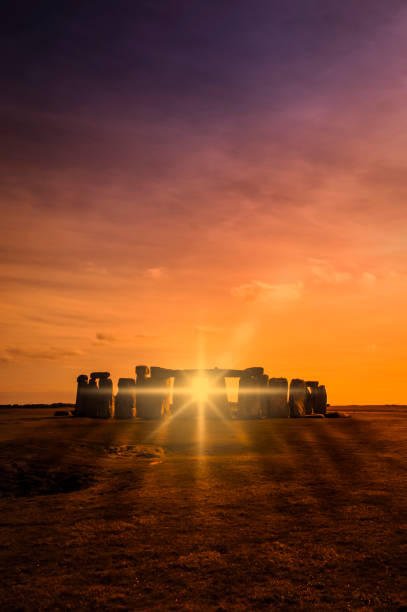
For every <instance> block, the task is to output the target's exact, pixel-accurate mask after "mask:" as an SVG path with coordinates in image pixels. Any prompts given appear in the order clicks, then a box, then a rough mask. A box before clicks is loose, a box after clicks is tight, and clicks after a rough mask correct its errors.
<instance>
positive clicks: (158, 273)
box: [145, 267, 167, 280]
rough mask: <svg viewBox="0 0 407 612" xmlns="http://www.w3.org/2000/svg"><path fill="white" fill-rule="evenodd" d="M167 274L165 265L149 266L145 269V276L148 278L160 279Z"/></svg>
mask: <svg viewBox="0 0 407 612" xmlns="http://www.w3.org/2000/svg"><path fill="white" fill-rule="evenodd" d="M166 275H167V272H166V269H165V268H163V267H159V268H147V270H146V271H145V276H146V277H147V278H151V279H152V280H160V279H162V278H164V277H165V276H166Z"/></svg>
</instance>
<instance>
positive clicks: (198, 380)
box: [191, 376, 210, 404]
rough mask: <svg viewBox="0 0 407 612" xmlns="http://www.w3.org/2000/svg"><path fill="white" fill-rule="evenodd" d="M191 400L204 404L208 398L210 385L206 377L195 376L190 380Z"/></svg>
mask: <svg viewBox="0 0 407 612" xmlns="http://www.w3.org/2000/svg"><path fill="white" fill-rule="evenodd" d="M191 393H192V400H193V401H195V402H197V403H198V404H204V403H205V402H207V401H208V399H209V394H210V385H209V381H208V379H207V378H205V377H203V376H197V377H195V378H193V379H192V381H191Z"/></svg>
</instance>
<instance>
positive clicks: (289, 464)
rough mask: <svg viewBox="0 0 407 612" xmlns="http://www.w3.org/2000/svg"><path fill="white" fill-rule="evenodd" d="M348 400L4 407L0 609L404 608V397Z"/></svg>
mask: <svg viewBox="0 0 407 612" xmlns="http://www.w3.org/2000/svg"><path fill="white" fill-rule="evenodd" d="M340 409H341V410H342V408H340ZM344 410H346V412H348V413H349V414H350V415H351V418H347V419H346V418H344V419H287V420H284V419H275V420H264V421H231V422H223V421H214V420H211V421H210V420H208V421H205V420H183V419H180V418H178V419H170V420H166V421H164V422H162V423H159V422H142V421H138V420H134V421H132V422H119V421H113V420H112V421H92V420H90V419H74V418H69V417H68V418H64V417H60V418H56V417H54V416H53V411H52V410H50V409H47V408H44V409H23V408H14V409H1V410H0V421H1V423H0V442H1V446H0V459H1V465H2V468H1V475H0V523H1V530H0V562H1V601H2V609H3V610H8V611H9V610H69V609H72V610H159V609H160V610H217V611H218V612H221V611H226V610H227V611H229V610H262V609H265V610H398V611H402V610H407V489H406V476H407V408H406V407H395V406H386V407H379V406H372V407H357V406H355V407H346V408H345V409H344Z"/></svg>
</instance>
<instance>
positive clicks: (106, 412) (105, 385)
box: [96, 372, 113, 419]
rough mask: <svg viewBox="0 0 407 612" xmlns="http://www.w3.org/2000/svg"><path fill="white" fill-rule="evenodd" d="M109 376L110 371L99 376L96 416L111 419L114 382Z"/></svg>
mask: <svg viewBox="0 0 407 612" xmlns="http://www.w3.org/2000/svg"><path fill="white" fill-rule="evenodd" d="M109 377H110V373H109V372H103V373H101V375H100V377H99V393H98V402H97V411H96V416H97V417H98V418H100V419H110V418H111V416H112V414H113V383H112V381H111V379H110V378H109Z"/></svg>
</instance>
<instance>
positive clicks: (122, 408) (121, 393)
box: [114, 378, 136, 419]
mask: <svg viewBox="0 0 407 612" xmlns="http://www.w3.org/2000/svg"><path fill="white" fill-rule="evenodd" d="M117 386H118V392H117V395H116V398H115V403H114V418H115V419H132V418H133V413H134V392H135V387H136V381H135V380H134V378H119V381H118V383H117Z"/></svg>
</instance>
